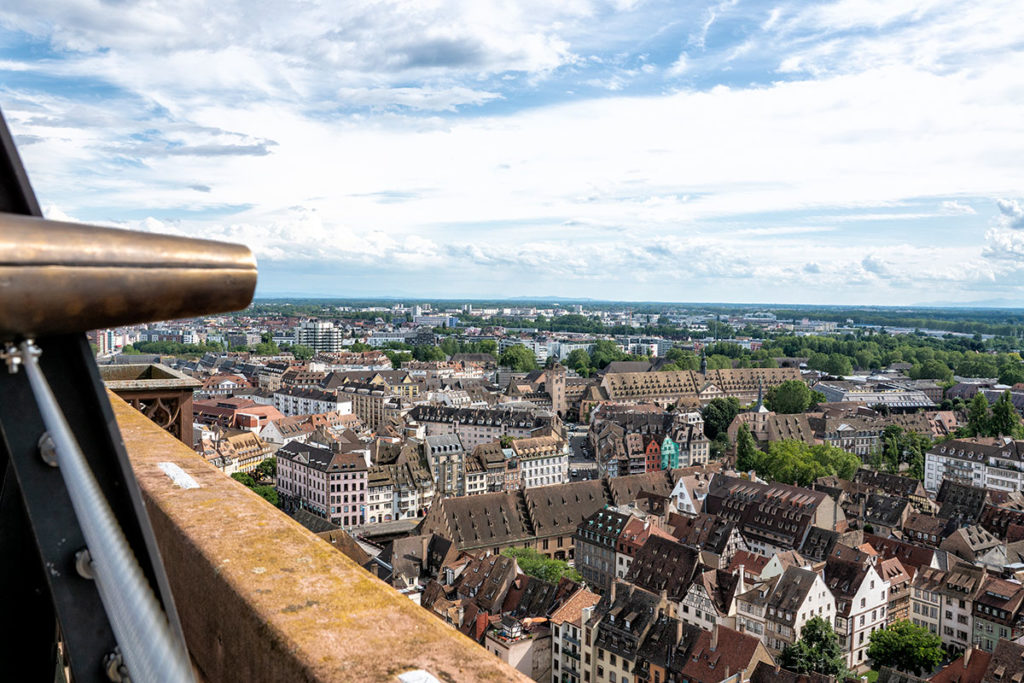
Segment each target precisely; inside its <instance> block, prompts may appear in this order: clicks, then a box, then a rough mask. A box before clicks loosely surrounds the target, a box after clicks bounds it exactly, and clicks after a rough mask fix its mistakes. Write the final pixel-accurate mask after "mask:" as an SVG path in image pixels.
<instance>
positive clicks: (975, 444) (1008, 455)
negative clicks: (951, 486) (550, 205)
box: [924, 438, 1024, 492]
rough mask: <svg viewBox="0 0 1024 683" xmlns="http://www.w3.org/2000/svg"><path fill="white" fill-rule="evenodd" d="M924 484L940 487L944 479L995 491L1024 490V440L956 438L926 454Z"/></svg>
mask: <svg viewBox="0 0 1024 683" xmlns="http://www.w3.org/2000/svg"><path fill="white" fill-rule="evenodd" d="M924 458H925V460H924V487H925V489H927V490H928V491H931V492H935V491H938V490H939V488H940V487H941V486H942V482H943V481H944V480H950V481H954V482H957V483H961V484H969V485H971V486H977V487H980V488H986V489H992V490H995V491H1024V441H1013V440H1012V439H1009V438H1005V439H955V440H953V441H947V442H944V443H938V444H936V445H935V446H934V447H932V449H931V450H929V451H928V452H927V453H925V456H924Z"/></svg>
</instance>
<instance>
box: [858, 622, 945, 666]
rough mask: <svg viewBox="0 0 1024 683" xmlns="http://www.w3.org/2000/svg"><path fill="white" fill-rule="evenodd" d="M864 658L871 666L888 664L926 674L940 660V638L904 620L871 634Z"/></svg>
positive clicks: (941, 655) (941, 653)
mask: <svg viewBox="0 0 1024 683" xmlns="http://www.w3.org/2000/svg"><path fill="white" fill-rule="evenodd" d="M870 639H871V645H870V647H868V657H870V658H871V661H872V662H873V663H874V668H875V669H880V668H881V667H883V666H891V667H893V668H895V669H899V670H900V671H906V672H908V673H912V674H914V675H915V676H922V675H925V676H927V675H928V674H929V673H931V672H932V670H934V669H935V667H937V666H938V665H939V663H940V662H942V659H943V656H944V654H945V653H944V652H943V649H942V639H941V638H939V636H938V635H936V634H934V633H932V632H931V631H929V630H928V629H927V628H924V627H923V626H915V625H914V624H912V623H910V622H909V621H906V620H901V621H897V622H893V623H892V624H889V625H888V626H887V627H885V628H883V629H879V630H877V631H875V632H874V633H872V634H871V636H870Z"/></svg>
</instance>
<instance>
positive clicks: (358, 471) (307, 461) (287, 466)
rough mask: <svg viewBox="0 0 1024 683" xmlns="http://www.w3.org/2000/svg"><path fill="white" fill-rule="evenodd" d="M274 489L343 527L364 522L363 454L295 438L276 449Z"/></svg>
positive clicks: (365, 482)
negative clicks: (316, 444) (338, 449)
mask: <svg viewBox="0 0 1024 683" xmlns="http://www.w3.org/2000/svg"><path fill="white" fill-rule="evenodd" d="M276 455H277V491H278V493H279V494H280V495H281V496H282V497H284V498H286V499H287V500H289V501H291V502H292V503H294V504H296V505H299V506H301V507H302V508H304V509H306V510H309V511H310V512H312V513H313V514H315V515H318V516H320V517H323V518H325V519H327V520H329V521H330V522H332V523H334V524H338V525H340V526H344V527H350V526H357V525H360V524H363V523H364V522H365V521H366V519H365V512H366V508H365V506H366V493H367V467H366V461H365V460H364V459H363V456H361V455H357V454H347V453H334V452H332V451H330V450H329V449H326V448H319V447H317V446H311V445H308V444H302V443H299V442H297V441H292V442H291V443H287V444H285V445H284V446H282V447H281V448H279V449H278V450H277V454H276Z"/></svg>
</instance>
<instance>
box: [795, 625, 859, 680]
mask: <svg viewBox="0 0 1024 683" xmlns="http://www.w3.org/2000/svg"><path fill="white" fill-rule="evenodd" d="M779 663H780V664H782V666H784V667H785V668H787V669H789V670H790V671H795V672H797V673H801V674H806V673H812V672H814V673H819V674H824V675H826V676H835V677H836V678H838V679H842V677H843V676H844V675H845V674H846V663H845V661H844V660H843V649H842V647H840V645H839V636H838V635H836V632H835V630H834V629H833V628H832V624H831V623H829V622H828V621H826V620H825V619H822V618H821V617H811V618H810V619H808V620H807V623H806V624H804V627H803V628H802V629H801V630H800V639H799V640H797V641H796V642H795V643H793V644H792V645H788V646H786V649H784V650H783V651H782V655H781V657H780V659H779Z"/></svg>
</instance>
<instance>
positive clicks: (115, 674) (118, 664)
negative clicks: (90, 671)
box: [103, 647, 132, 683]
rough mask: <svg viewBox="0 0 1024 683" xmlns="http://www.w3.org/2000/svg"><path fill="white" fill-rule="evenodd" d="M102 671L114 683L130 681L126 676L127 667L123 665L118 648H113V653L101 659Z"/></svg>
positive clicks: (122, 658)
mask: <svg viewBox="0 0 1024 683" xmlns="http://www.w3.org/2000/svg"><path fill="white" fill-rule="evenodd" d="M103 670H104V671H106V672H107V678H109V679H110V680H112V681H114V683H131V680H132V679H131V678H130V677H129V676H128V667H126V666H125V665H124V657H122V656H121V648H120V647H115V648H114V651H113V652H111V653H110V654H108V655H107V656H106V657H104V658H103Z"/></svg>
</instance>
